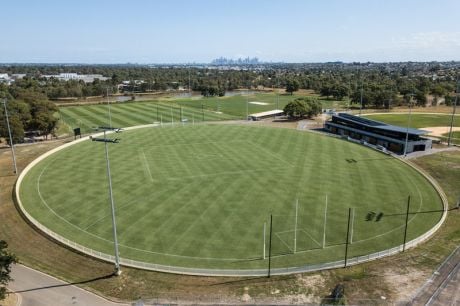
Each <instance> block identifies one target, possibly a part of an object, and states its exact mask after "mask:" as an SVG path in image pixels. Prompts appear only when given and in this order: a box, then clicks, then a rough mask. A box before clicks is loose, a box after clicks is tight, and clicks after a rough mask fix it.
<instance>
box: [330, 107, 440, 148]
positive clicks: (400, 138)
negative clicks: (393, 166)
mask: <svg viewBox="0 0 460 306" xmlns="http://www.w3.org/2000/svg"><path fill="white" fill-rule="evenodd" d="M324 128H325V129H326V130H327V131H328V132H330V133H334V134H337V135H341V136H343V137H346V138H348V139H350V140H356V141H360V142H361V143H364V144H370V145H373V146H376V147H377V148H380V149H383V148H384V150H389V151H392V152H394V153H397V154H403V153H404V146H405V145H406V135H408V141H407V150H406V153H411V152H415V151H425V150H427V149H431V145H432V141H431V139H427V138H423V137H422V136H423V135H426V134H428V131H424V130H419V129H413V128H409V129H408V128H407V127H400V126H395V125H390V124H386V123H383V122H379V121H375V120H370V119H367V118H364V117H359V116H354V115H350V114H346V113H338V114H334V115H332V118H331V120H330V121H327V122H326V123H325V125H324Z"/></svg>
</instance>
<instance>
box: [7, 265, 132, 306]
mask: <svg viewBox="0 0 460 306" xmlns="http://www.w3.org/2000/svg"><path fill="white" fill-rule="evenodd" d="M11 276H12V277H13V279H14V281H13V282H11V283H9V284H8V288H9V289H10V290H11V291H14V292H15V293H17V294H18V295H19V301H20V305H21V306H54V305H56V306H68V305H69V306H124V305H129V304H119V303H113V302H110V301H107V300H105V299H103V298H101V297H100V296H98V295H95V294H93V293H90V292H88V291H85V290H83V289H81V288H79V287H77V286H73V285H71V284H69V283H66V282H63V281H61V280H58V279H56V278H54V277H51V276H49V275H46V274H44V273H41V272H39V271H36V270H33V269H30V268H28V267H25V266H23V265H14V267H13V269H12V273H11Z"/></svg>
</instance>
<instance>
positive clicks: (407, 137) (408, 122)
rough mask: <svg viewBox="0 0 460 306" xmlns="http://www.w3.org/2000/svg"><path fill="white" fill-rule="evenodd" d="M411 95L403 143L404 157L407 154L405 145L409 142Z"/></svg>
mask: <svg viewBox="0 0 460 306" xmlns="http://www.w3.org/2000/svg"><path fill="white" fill-rule="evenodd" d="M411 100H412V95H410V96H409V116H408V118H407V128H406V141H405V144H404V157H406V156H407V145H408V143H409V126H410V119H411V115H412V103H411V102H412V101H411Z"/></svg>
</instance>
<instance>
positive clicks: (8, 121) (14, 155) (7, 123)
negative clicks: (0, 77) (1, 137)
mask: <svg viewBox="0 0 460 306" xmlns="http://www.w3.org/2000/svg"><path fill="white" fill-rule="evenodd" d="M3 106H4V107H5V119H6V126H7V127H8V137H9V138H10V147H11V154H12V155H13V172H14V174H17V173H18V167H17V165H16V154H15V153H14V142H13V137H11V127H10V119H9V118H8V110H7V109H6V99H3Z"/></svg>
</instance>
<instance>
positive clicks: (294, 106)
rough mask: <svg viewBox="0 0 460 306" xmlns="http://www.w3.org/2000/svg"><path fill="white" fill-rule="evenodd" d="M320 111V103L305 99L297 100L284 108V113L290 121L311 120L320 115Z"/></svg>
mask: <svg viewBox="0 0 460 306" xmlns="http://www.w3.org/2000/svg"><path fill="white" fill-rule="evenodd" d="M321 111H322V105H321V103H320V102H318V101H316V100H312V99H309V98H306V97H302V98H297V99H295V100H294V101H291V102H289V103H288V104H286V106H285V107H284V113H285V114H286V115H288V116H289V118H292V119H301V118H303V117H308V118H311V117H313V116H316V115H318V114H319V113H321Z"/></svg>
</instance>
